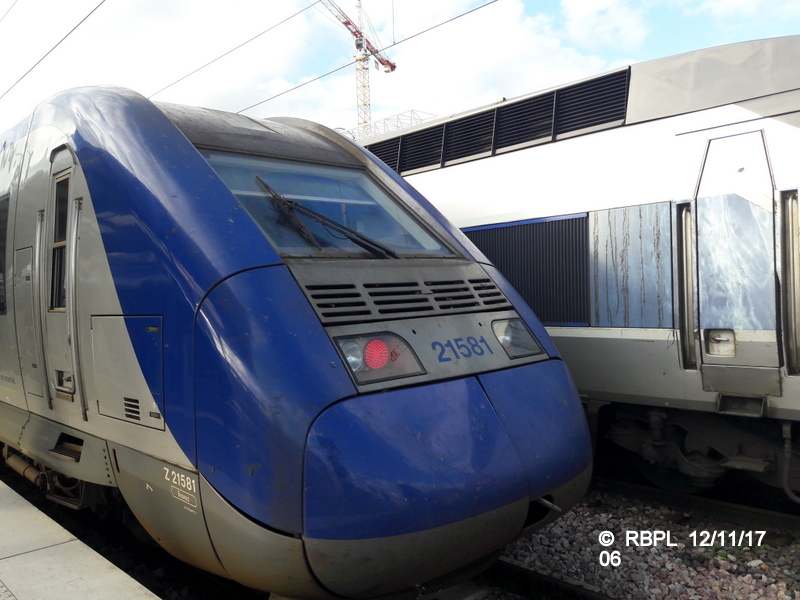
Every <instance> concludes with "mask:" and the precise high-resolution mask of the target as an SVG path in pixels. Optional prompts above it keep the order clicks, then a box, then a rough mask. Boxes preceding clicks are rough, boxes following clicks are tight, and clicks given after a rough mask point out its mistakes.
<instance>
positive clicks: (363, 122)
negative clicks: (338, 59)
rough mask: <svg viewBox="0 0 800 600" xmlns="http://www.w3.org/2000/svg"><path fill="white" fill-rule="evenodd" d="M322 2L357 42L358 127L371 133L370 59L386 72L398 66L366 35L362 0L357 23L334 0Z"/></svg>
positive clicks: (365, 132)
mask: <svg viewBox="0 0 800 600" xmlns="http://www.w3.org/2000/svg"><path fill="white" fill-rule="evenodd" d="M320 2H321V3H322V4H323V5H324V6H325V7H326V8H327V9H328V10H329V11H331V13H332V14H333V16H334V17H336V18H337V19H338V20H339V22H340V23H341V24H342V25H344V26H345V27H346V28H347V30H348V31H349V32H350V33H351V34H352V35H353V37H354V38H355V42H356V52H355V58H356V98H357V116H358V128H359V129H360V130H362V131H363V134H364V135H369V134H370V133H371V131H370V129H371V122H372V109H371V105H370V97H369V59H370V57H373V58H374V59H375V60H376V61H378V63H380V64H381V65H382V66H383V70H384V72H386V73H391V72H392V71H394V70H395V69H396V68H397V65H395V64H394V63H393V62H392V61H391V60H389V59H388V58H387V57H386V55H385V54H383V52H381V51H380V50H378V49H377V48H376V47H375V46H374V45H373V44H372V42H370V41H369V40H368V39H367V37H366V36H365V35H364V33H363V32H364V20H365V19H367V21H368V17H366V14H365V13H364V10H363V8H362V7H361V0H358V3H357V6H358V22H357V23H355V22H353V20H352V19H351V18H350V17H348V16H347V15H346V14H345V12H344V11H343V10H342V9H341V8H339V7H338V6H337V5H336V3H335V2H333V0H320Z"/></svg>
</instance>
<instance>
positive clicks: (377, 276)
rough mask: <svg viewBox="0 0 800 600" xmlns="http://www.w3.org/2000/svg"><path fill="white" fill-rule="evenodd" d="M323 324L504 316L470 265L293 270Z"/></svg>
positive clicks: (503, 305) (501, 297) (502, 300)
mask: <svg viewBox="0 0 800 600" xmlns="http://www.w3.org/2000/svg"><path fill="white" fill-rule="evenodd" d="M292 270H293V272H294V273H295V275H296V276H297V278H298V280H299V281H301V285H302V287H303V291H304V292H305V294H306V297H307V298H308V299H309V301H310V302H311V305H312V306H313V308H314V310H315V311H316V313H317V315H318V316H319V318H320V320H321V321H322V323H323V324H326V325H328V324H334V323H362V322H369V321H385V320H387V319H404V318H410V317H419V316H428V315H436V314H455V313H467V312H486V311H495V310H509V309H511V308H512V306H511V303H510V302H509V301H508V299H507V298H506V297H505V294H503V292H502V291H501V290H500V289H499V288H498V287H497V286H496V285H495V283H494V282H493V281H492V280H491V279H490V278H489V277H488V276H487V275H486V272H485V271H484V270H483V269H482V268H481V267H480V265H477V264H476V263H467V264H463V263H462V264H460V265H458V266H454V267H441V266H440V267H438V268H430V269H427V268H415V267H414V266H413V263H410V264H409V267H408V268H406V267H405V266H402V265H401V266H400V268H397V267H395V268H392V269H385V272H381V271H379V270H373V269H363V270H350V271H349V272H346V273H345V272H340V271H337V270H336V269H327V270H326V269H324V268H322V269H318V268H314V267H313V266H312V267H294V268H293V269H292Z"/></svg>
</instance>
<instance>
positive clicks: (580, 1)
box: [561, 0, 648, 50]
mask: <svg viewBox="0 0 800 600" xmlns="http://www.w3.org/2000/svg"><path fill="white" fill-rule="evenodd" d="M644 7H645V5H644V4H643V3H633V2H628V1H625V0H561V10H562V12H563V14H564V18H565V20H566V24H565V32H566V35H567V38H568V40H569V41H570V42H571V43H572V44H575V45H576V46H577V47H578V48H588V49H591V50H597V49H600V48H621V49H625V50H636V49H638V48H639V47H640V46H641V45H642V43H643V42H644V40H645V38H646V36H647V34H648V27H647V26H646V24H645V18H644Z"/></svg>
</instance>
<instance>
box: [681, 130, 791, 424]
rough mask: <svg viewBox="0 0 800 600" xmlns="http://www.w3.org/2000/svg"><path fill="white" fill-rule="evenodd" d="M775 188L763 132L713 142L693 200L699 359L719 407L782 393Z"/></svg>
mask: <svg viewBox="0 0 800 600" xmlns="http://www.w3.org/2000/svg"><path fill="white" fill-rule="evenodd" d="M773 189H774V188H773V182H772V176H771V172H770V167H769V162H768V159H767V153H766V147H765V144H764V138H763V134H762V132H760V131H758V132H751V133H746V134H741V135H735V136H730V137H725V138H719V139H714V140H711V141H710V142H709V144H708V147H707V151H706V157H705V161H704V164H703V170H702V174H701V177H700V180H699V183H698V188H697V194H696V200H695V203H694V210H695V213H696V214H695V218H694V227H696V230H695V237H694V239H695V240H696V248H695V257H696V258H695V259H696V265H694V273H695V274H696V283H695V285H696V293H697V298H696V302H695V310H696V318H697V331H698V332H699V348H698V349H699V355H698V356H697V357H696V359H698V358H699V362H700V370H701V372H702V380H703V387H704V389H706V390H709V391H717V392H720V396H719V410H720V411H722V412H733V413H742V414H752V415H756V414H759V415H760V414H761V413H762V412H763V410H764V409H765V400H764V398H765V397H766V396H767V395H773V396H779V395H780V377H779V370H778V367H779V366H780V356H779V340H778V337H777V329H778V319H777V302H776V293H777V284H776V281H777V279H776V273H775V238H774V231H775V229H774V227H775V218H774V204H773V202H774V194H773ZM686 288H687V290H688V286H686Z"/></svg>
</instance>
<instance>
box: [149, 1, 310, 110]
mask: <svg viewBox="0 0 800 600" xmlns="http://www.w3.org/2000/svg"><path fill="white" fill-rule="evenodd" d="M315 4H319V0H316V2H314V3H313V4H309V5H308V6H306V7H305V8H301V9H300V10H298V11H297V12H296V13H294V14H293V15H290V16H288V17H286V18H285V19H283V20H282V21H280V22H279V23H275V25H272V26H270V27H269V28H267V29H265V30H264V31H262V32H261V33H259V34H257V35H254V36H253V37H251V38H250V39H249V40H247V41H246V42H242V43H241V44H239V45H238V46H236V47H235V48H231V49H230V50H228V51H227V52H225V53H223V54H220V55H219V56H217V57H216V58H215V59H213V60H210V61H208V62H207V63H206V64H204V65H203V66H201V67H197V68H196V69H195V70H194V71H192V72H191V73H187V74H186V75H184V76H183V77H181V78H180V79H176V80H175V81H173V82H172V83H170V84H169V85H167V86H165V87H163V88H161V89H160V90H158V91H157V92H153V93H152V94H150V95H149V96H148V98H152V97H153V96H156V95H158V94H160V93H161V92H163V91H165V90H168V89H169V88H171V87H172V86H173V85H177V84H178V83H180V82H181V81H183V80H184V79H187V78H189V77H191V76H192V75H194V74H195V73H197V72H198V71H202V70H203V69H205V68H206V67H208V66H211V65H213V64H214V63H215V62H217V61H218V60H221V59H223V58H225V57H226V56H228V55H229V54H232V53H233V52H236V51H237V50H239V49H240V48H242V47H244V46H246V45H247V44H249V43H250V42H252V41H254V40H257V39H258V38H260V37H261V36H262V35H265V34H267V33H269V32H270V31H272V30H273V29H275V28H276V27H280V26H281V25H283V24H284V23H286V22H287V21H290V20H292V19H294V18H295V17H297V16H298V15H300V14H302V13H303V12H305V11H307V10H308V9H309V8H312V7H313V6H314V5H315Z"/></svg>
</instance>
